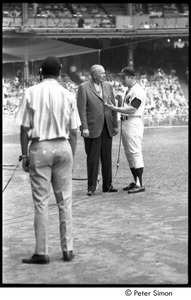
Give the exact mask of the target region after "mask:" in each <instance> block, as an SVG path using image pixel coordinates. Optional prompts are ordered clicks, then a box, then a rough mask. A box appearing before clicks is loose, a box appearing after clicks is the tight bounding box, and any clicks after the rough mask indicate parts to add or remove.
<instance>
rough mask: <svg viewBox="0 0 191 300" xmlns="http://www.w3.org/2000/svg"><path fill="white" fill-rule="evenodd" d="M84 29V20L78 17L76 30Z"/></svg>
mask: <svg viewBox="0 0 191 300" xmlns="http://www.w3.org/2000/svg"><path fill="white" fill-rule="evenodd" d="M83 27H84V19H83V17H82V16H80V18H79V20H78V28H83Z"/></svg>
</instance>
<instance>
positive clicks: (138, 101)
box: [105, 67, 146, 193]
mask: <svg viewBox="0 0 191 300" xmlns="http://www.w3.org/2000/svg"><path fill="white" fill-rule="evenodd" d="M119 75H120V76H121V80H122V83H123V85H124V86H125V87H127V88H128V90H127V91H126V93H125V96H124V97H123V98H121V99H119V98H118V106H119V107H116V106H114V105H113V104H112V103H109V104H108V103H107V104H105V105H107V106H108V107H109V108H110V109H111V110H114V111H117V112H120V113H121V120H122V125H121V126H122V143H123V147H124V151H125V155H126V158H127V161H128V164H129V167H130V170H131V172H132V175H133V178H134V182H131V183H130V184H129V185H128V186H126V187H124V188H123V190H124V191H127V192H128V193H139V192H143V191H145V187H144V186H143V184H142V176H143V169H144V162H143V155H142V140H143V132H144V125H143V121H142V116H143V113H144V107H145V99H146V93H145V91H144V89H143V88H142V86H141V85H140V84H139V83H138V82H137V81H136V78H135V71H134V69H133V68H132V67H125V68H123V69H122V71H121V73H119Z"/></svg>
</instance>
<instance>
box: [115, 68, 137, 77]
mask: <svg viewBox="0 0 191 300" xmlns="http://www.w3.org/2000/svg"><path fill="white" fill-rule="evenodd" d="M118 75H121V76H135V71H134V69H133V68H132V67H125V68H123V69H122V70H121V72H120V73H118Z"/></svg>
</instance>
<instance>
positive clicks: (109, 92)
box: [77, 81, 118, 138]
mask: <svg viewBox="0 0 191 300" xmlns="http://www.w3.org/2000/svg"><path fill="white" fill-rule="evenodd" d="M102 93H103V97H102V98H101V97H100V96H99V95H98V93H97V91H96V89H95V87H94V84H93V82H92V81H88V82H84V83H82V84H80V85H79V88H78V93H77V106H78V111H79V115H80V119H81V123H82V125H81V127H80V130H81V131H82V130H84V129H88V130H89V133H90V135H89V138H96V137H98V136H100V134H101V132H102V129H103V125H104V117H105V119H106V123H107V128H108V131H109V135H110V136H111V137H112V136H113V128H114V127H115V128H118V122H117V113H116V112H114V111H112V110H110V109H109V108H107V107H106V106H105V105H104V101H107V100H110V101H111V102H112V103H113V104H114V105H115V98H114V94H113V88H112V86H111V84H110V83H108V82H106V81H105V82H103V83H102Z"/></svg>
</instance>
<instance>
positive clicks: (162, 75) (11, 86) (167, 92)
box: [3, 67, 188, 125]
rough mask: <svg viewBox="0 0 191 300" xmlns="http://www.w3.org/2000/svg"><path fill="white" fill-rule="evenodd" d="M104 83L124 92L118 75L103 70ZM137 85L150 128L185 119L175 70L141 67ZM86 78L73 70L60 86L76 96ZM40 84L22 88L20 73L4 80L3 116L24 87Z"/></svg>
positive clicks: (185, 102) (35, 78)
mask: <svg viewBox="0 0 191 300" xmlns="http://www.w3.org/2000/svg"><path fill="white" fill-rule="evenodd" d="M106 72H107V80H108V81H109V82H110V83H111V85H112V86H113V89H114V93H115V94H117V93H121V94H122V93H124V92H125V89H124V87H123V85H122V83H121V81H120V78H119V77H118V75H117V74H115V73H112V72H110V71H109V70H106ZM137 77H138V81H139V83H140V84H141V85H142V86H143V87H144V89H145V91H146V93H147V102H146V109H145V116H148V117H149V121H148V122H149V125H151V124H153V125H157V124H158V123H159V121H161V120H162V118H163V116H166V115H168V116H170V117H175V116H180V115H185V116H186V118H187V115H188V99H186V97H185V95H184V93H183V90H182V88H181V85H180V83H179V79H178V77H177V76H176V71H175V70H174V69H172V70H170V71H169V72H168V73H166V72H165V71H164V70H162V69H155V70H153V72H152V74H148V73H147V71H146V69H145V70H144V69H143V68H141V67H140V69H138V70H137ZM88 78H89V71H88V70H81V71H78V70H77V69H75V71H74V72H71V73H70V74H66V73H62V75H61V77H60V78H59V83H60V84H61V85H62V86H64V87H65V88H66V89H68V90H69V91H70V92H72V93H73V94H74V95H75V96H76V93H77V89H78V86H79V84H80V83H81V82H84V81H87V80H88ZM38 82H39V76H30V77H29V81H28V82H27V83H25V84H24V82H23V78H22V75H21V74H20V72H18V73H17V76H15V77H14V78H7V77H5V76H4V78H3V113H4V114H13V113H14V112H15V110H16V108H17V107H18V104H19V101H20V99H21V97H22V94H23V91H24V89H25V88H26V87H28V86H31V85H34V84H36V83H38Z"/></svg>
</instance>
